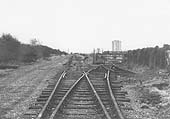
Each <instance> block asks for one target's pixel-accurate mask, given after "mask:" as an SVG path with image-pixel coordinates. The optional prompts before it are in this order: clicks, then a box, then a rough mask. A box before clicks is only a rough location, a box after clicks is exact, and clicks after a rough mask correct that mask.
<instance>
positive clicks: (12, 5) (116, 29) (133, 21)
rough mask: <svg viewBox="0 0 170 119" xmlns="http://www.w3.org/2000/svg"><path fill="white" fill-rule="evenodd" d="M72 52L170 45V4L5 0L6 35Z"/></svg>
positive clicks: (163, 0) (2, 27)
mask: <svg viewBox="0 0 170 119" xmlns="http://www.w3.org/2000/svg"><path fill="white" fill-rule="evenodd" d="M2 33H11V34H12V35H13V36H15V37H16V38H18V40H19V41H21V42H24V43H29V40H30V39H32V38H37V39H38V40H40V41H41V42H42V44H43V45H48V46H50V47H53V48H56V49H61V50H65V51H67V50H68V49H69V51H70V52H92V51H93V48H103V49H104V50H111V47H112V46H111V41H112V40H121V41H122V49H123V50H129V49H137V48H143V47H154V46H156V45H158V46H162V45H163V44H165V43H167V44H170V0H0V34H2Z"/></svg>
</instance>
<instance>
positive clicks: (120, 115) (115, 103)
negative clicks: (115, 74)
mask: <svg viewBox="0 0 170 119" xmlns="http://www.w3.org/2000/svg"><path fill="white" fill-rule="evenodd" d="M109 75H110V70H108V72H107V85H108V88H109V93H110V96H111V99H112V102H113V103H114V106H115V108H116V110H117V112H118V115H119V117H120V119H125V118H124V116H123V114H122V112H121V111H120V108H119V106H118V104H117V101H116V98H115V96H114V95H113V91H112V89H111V84H110V79H109Z"/></svg>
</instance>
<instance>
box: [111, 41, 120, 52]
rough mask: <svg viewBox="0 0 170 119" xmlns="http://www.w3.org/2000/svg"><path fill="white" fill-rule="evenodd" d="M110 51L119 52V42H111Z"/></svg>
mask: <svg viewBox="0 0 170 119" xmlns="http://www.w3.org/2000/svg"><path fill="white" fill-rule="evenodd" d="M112 51H113V52H119V51H121V41H120V40H114V41H112Z"/></svg>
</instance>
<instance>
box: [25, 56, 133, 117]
mask: <svg viewBox="0 0 170 119" xmlns="http://www.w3.org/2000/svg"><path fill="white" fill-rule="evenodd" d="M73 59H74V58H73V57H72V58H71V59H70V60H69V61H68V63H67V64H64V65H65V66H66V67H65V69H64V70H63V71H61V72H60V73H59V74H60V76H59V74H57V76H56V77H55V78H54V80H53V81H51V82H50V83H49V85H48V87H47V88H46V89H45V90H44V91H42V93H41V95H40V96H39V98H38V99H37V101H36V103H35V104H34V105H32V106H30V108H29V111H28V112H27V113H26V114H24V117H23V118H24V119H126V117H125V116H124V114H123V112H122V110H126V109H127V110H129V108H126V107H124V104H123V103H124V102H127V103H128V102H130V100H129V99H128V98H127V97H126V94H127V92H126V91H122V90H121V87H122V84H121V81H119V80H118V79H117V77H118V76H120V75H134V74H135V73H133V72H131V71H128V70H124V69H122V68H119V67H118V66H116V65H114V64H112V65H111V66H105V65H96V66H92V65H91V66H89V67H88V70H79V71H72V70H71V63H72V60H73Z"/></svg>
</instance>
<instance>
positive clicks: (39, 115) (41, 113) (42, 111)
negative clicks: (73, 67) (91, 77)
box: [36, 71, 66, 119]
mask: <svg viewBox="0 0 170 119" xmlns="http://www.w3.org/2000/svg"><path fill="white" fill-rule="evenodd" d="M65 74H66V72H65V71H64V72H63V73H62V74H61V76H60V78H59V80H58V81H57V83H56V85H55V87H54V89H53V91H52V93H51V95H50V97H49V98H48V100H47V102H46V103H45V105H44V107H43V109H42V110H41V112H40V113H39V114H38V117H37V118H36V119H41V117H42V115H43V113H44V111H45V109H46V108H47V106H48V104H49V102H50V101H51V98H52V96H53V94H54V92H55V90H56V88H57V87H58V85H59V84H60V82H61V80H62V79H63V78H64V76H65Z"/></svg>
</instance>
